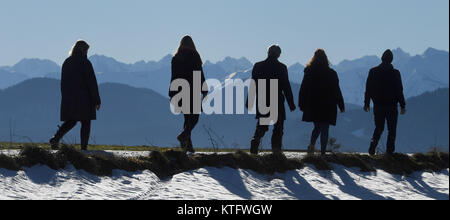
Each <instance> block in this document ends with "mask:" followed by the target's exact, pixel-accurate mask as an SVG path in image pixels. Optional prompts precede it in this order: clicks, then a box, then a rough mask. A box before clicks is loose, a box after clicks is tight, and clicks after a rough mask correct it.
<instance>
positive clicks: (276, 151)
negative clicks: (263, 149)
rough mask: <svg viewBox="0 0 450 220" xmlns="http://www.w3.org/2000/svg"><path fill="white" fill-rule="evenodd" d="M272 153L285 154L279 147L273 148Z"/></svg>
mask: <svg viewBox="0 0 450 220" xmlns="http://www.w3.org/2000/svg"><path fill="white" fill-rule="evenodd" d="M272 153H273V154H276V155H280V154H283V151H282V150H281V149H279V148H275V149H272Z"/></svg>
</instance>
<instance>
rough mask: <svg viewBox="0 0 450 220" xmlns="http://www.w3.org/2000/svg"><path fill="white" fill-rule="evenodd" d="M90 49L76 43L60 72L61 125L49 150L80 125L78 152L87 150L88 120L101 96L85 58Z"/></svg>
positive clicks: (98, 104) (99, 102)
mask: <svg viewBox="0 0 450 220" xmlns="http://www.w3.org/2000/svg"><path fill="white" fill-rule="evenodd" d="M88 50H89V45H88V44H87V43H86V42H85V41H82V40H79V41H77V42H76V43H75V45H74V46H73V47H72V50H71V51H70V56H69V58H67V59H66V60H65V61H64V64H63V66H62V71H61V96H62V99H61V121H63V122H64V123H63V124H62V125H61V126H60V127H59V129H58V131H57V132H56V134H55V136H54V137H53V138H51V139H50V144H51V147H52V149H57V148H58V144H59V141H60V140H61V138H62V137H63V136H64V135H65V134H66V133H67V132H69V131H70V130H71V129H72V128H73V127H75V125H76V124H77V122H81V149H82V150H86V149H87V146H88V142H89V135H90V130H91V120H95V119H96V111H95V110H96V109H97V111H98V110H99V109H100V104H101V101H100V95H99V92H98V85H97V79H96V78H95V73H94V68H93V67H92V64H91V62H90V61H89V60H88V58H87V53H88Z"/></svg>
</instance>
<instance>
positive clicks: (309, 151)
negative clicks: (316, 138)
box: [307, 144, 316, 154]
mask: <svg viewBox="0 0 450 220" xmlns="http://www.w3.org/2000/svg"><path fill="white" fill-rule="evenodd" d="M314 151H316V149H315V146H314V145H313V144H310V145H309V146H308V150H307V153H308V154H314Z"/></svg>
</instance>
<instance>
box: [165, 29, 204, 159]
mask: <svg viewBox="0 0 450 220" xmlns="http://www.w3.org/2000/svg"><path fill="white" fill-rule="evenodd" d="M202 65H203V63H202V59H201V57H200V54H199V53H198V51H197V49H196V47H195V44H194V41H193V40H192V38H191V37H190V36H189V35H186V36H184V37H183V38H182V39H181V42H180V46H179V47H178V50H177V52H176V53H175V55H174V56H173V58H172V78H171V87H172V83H173V82H174V81H175V80H179V79H181V80H185V81H187V82H188V83H189V90H190V91H189V92H190V97H189V98H190V99H189V100H188V101H187V100H183V99H181V100H180V102H179V103H178V104H179V105H180V106H184V105H185V104H187V105H189V108H188V111H187V112H186V111H184V112H182V113H183V115H184V125H183V131H182V132H181V133H180V134H179V135H178V137H177V139H178V141H179V142H180V146H181V148H182V149H183V150H184V151H185V152H189V153H194V152H195V150H194V148H193V145H192V139H191V133H192V130H193V129H194V128H195V126H196V125H197V123H198V121H199V118H200V113H201V103H202V102H201V101H199V102H196V100H200V99H202V98H203V99H204V98H205V97H206V96H207V94H208V91H207V90H203V89H200V91H198V94H197V93H196V92H195V91H197V90H195V89H194V84H195V83H194V78H195V77H194V74H195V72H200V73H201V76H200V80H201V81H200V85H201V86H202V88H207V85H206V83H205V76H204V73H203V67H202ZM179 92H181V90H179V89H178V90H172V89H170V90H169V97H170V99H171V101H172V98H174V96H175V95H176V94H178V93H179ZM200 96H202V97H200ZM183 102H187V103H183ZM195 105H197V106H195ZM198 105H199V106H198Z"/></svg>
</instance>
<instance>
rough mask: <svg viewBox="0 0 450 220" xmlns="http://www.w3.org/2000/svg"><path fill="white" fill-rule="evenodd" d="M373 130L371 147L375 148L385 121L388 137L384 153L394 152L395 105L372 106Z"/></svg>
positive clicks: (396, 117)
mask: <svg viewBox="0 0 450 220" xmlns="http://www.w3.org/2000/svg"><path fill="white" fill-rule="evenodd" d="M373 112H374V115H375V131H374V132H373V136H372V141H371V144H370V145H371V148H373V149H375V148H376V147H377V145H378V142H379V140H380V137H381V134H382V133H383V131H384V124H385V122H387V128H388V138H387V144H386V153H390V154H392V153H394V151H395V138H396V135H397V120H398V109H397V107H396V106H374V108H373Z"/></svg>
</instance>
